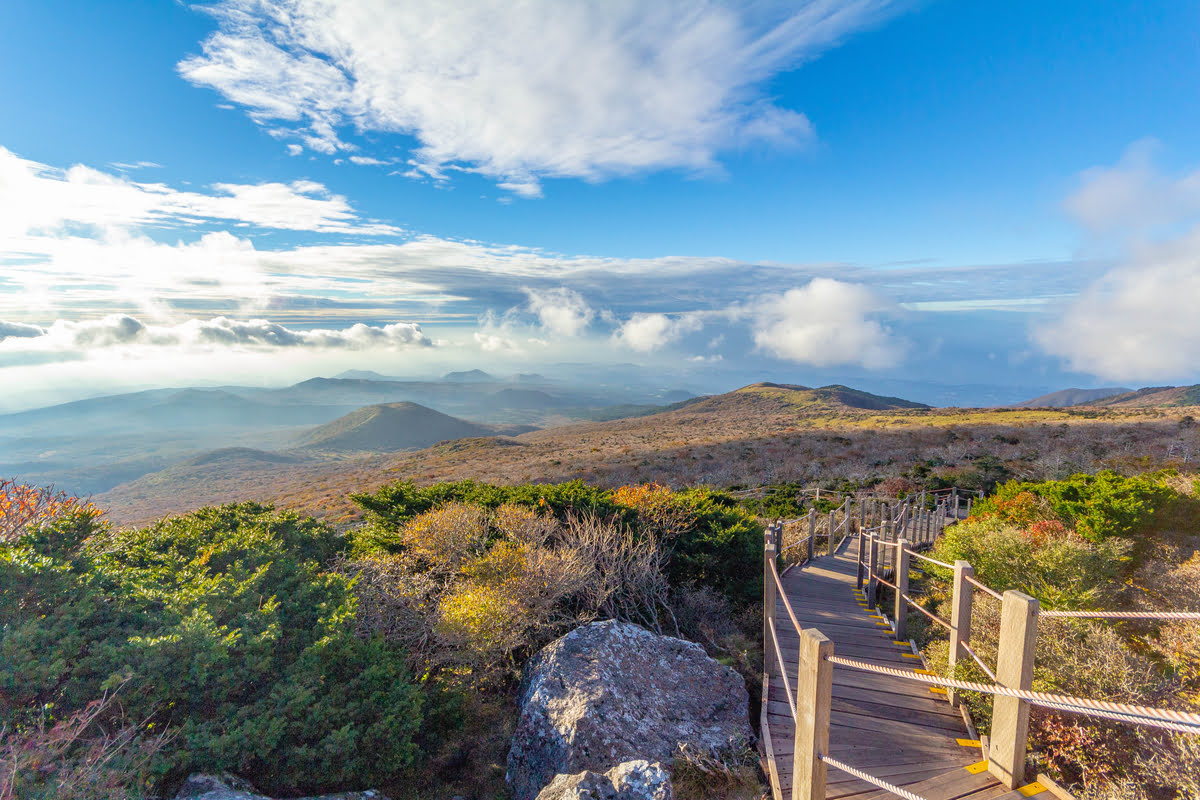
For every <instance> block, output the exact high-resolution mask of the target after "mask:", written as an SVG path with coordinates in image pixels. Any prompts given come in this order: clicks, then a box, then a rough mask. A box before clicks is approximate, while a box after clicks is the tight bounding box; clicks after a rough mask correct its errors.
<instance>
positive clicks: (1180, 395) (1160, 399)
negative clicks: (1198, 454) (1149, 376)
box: [1092, 383, 1200, 408]
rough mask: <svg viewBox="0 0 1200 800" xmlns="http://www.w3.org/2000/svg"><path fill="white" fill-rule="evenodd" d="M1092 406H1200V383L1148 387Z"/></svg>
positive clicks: (1106, 399)
mask: <svg viewBox="0 0 1200 800" xmlns="http://www.w3.org/2000/svg"><path fill="white" fill-rule="evenodd" d="M1092 405H1097V406H1104V407H1107V408H1162V407H1165V408H1177V407H1179V406H1200V383H1198V384H1195V385H1193V386H1147V387H1146V388H1144V389H1138V390H1137V391H1136V392H1127V393H1125V394H1119V395H1116V396H1114V397H1107V398H1105V399H1104V400H1100V401H1098V402H1096V403H1093V404H1092Z"/></svg>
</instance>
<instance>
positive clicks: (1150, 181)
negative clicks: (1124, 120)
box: [1032, 140, 1200, 381]
mask: <svg viewBox="0 0 1200 800" xmlns="http://www.w3.org/2000/svg"><path fill="white" fill-rule="evenodd" d="M1155 146H1156V145H1155V143H1154V142H1153V141H1149V140H1146V141H1141V142H1135V143H1134V144H1133V145H1131V146H1130V147H1129V148H1127V149H1126V151H1125V153H1124V155H1123V156H1122V158H1121V160H1120V161H1119V162H1118V163H1117V164H1116V165H1114V166H1111V167H1094V168H1092V169H1089V170H1086V171H1084V172H1083V173H1082V174H1081V180H1080V188H1079V189H1078V191H1076V192H1075V193H1074V194H1072V195H1071V196H1070V197H1069V198H1068V199H1067V201H1066V207H1067V209H1068V211H1069V212H1070V213H1071V214H1072V215H1073V216H1074V218H1075V219H1076V220H1077V221H1078V222H1079V223H1080V224H1081V225H1083V226H1084V227H1085V228H1086V229H1087V230H1088V231H1089V232H1090V233H1092V234H1093V235H1094V236H1101V237H1102V236H1107V235H1116V236H1118V237H1122V239H1121V243H1122V247H1123V255H1122V256H1121V263H1120V265H1119V266H1117V267H1116V268H1115V269H1111V270H1110V271H1108V272H1107V273H1106V274H1104V275H1103V276H1102V277H1100V278H1099V279H1098V280H1096V281H1095V282H1094V283H1092V284H1091V285H1090V286H1088V287H1087V288H1086V289H1085V290H1084V291H1083V292H1082V293H1080V294H1079V295H1078V296H1077V297H1076V298H1075V299H1074V300H1072V301H1071V302H1069V303H1067V304H1065V305H1064V306H1063V307H1061V309H1059V310H1058V313H1057V315H1056V316H1055V317H1054V319H1053V320H1052V321H1050V322H1047V323H1044V324H1041V325H1037V326H1035V327H1034V328H1033V329H1032V338H1033V340H1034V342H1035V343H1037V344H1038V345H1039V346H1040V347H1041V349H1042V350H1043V351H1044V352H1046V353H1048V354H1050V355H1053V356H1058V357H1060V358H1062V359H1063V360H1064V361H1065V362H1066V364H1067V366H1068V367H1069V368H1070V369H1073V370H1077V371H1080V372H1085V373H1089V374H1092V375H1096V376H1098V377H1101V378H1104V379H1108V380H1119V381H1136V380H1147V381H1160V380H1162V381H1165V380H1171V379H1185V380H1186V379H1192V378H1194V377H1195V376H1196V374H1197V362H1196V353H1197V352H1200V308H1197V303H1198V302H1200V170H1193V171H1185V172H1182V173H1180V174H1177V175H1170V174H1166V173H1164V172H1162V171H1161V170H1160V169H1158V168H1157V167H1156V166H1155V165H1154V163H1153V161H1152V158H1151V157H1152V155H1153V151H1154V149H1155Z"/></svg>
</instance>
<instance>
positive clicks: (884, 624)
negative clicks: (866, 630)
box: [875, 622, 892, 628]
mask: <svg viewBox="0 0 1200 800" xmlns="http://www.w3.org/2000/svg"><path fill="white" fill-rule="evenodd" d="M875 624H876V625H882V626H883V627H885V628H890V627H892V626H891V625H888V624H887V623H886V622H876V623H875Z"/></svg>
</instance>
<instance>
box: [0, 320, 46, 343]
mask: <svg viewBox="0 0 1200 800" xmlns="http://www.w3.org/2000/svg"><path fill="white" fill-rule="evenodd" d="M45 333H46V329H45V328H42V327H39V326H37V325H26V324H25V323H23V322H5V321H4V320H2V319H0V342H2V341H4V340H5V339H7V338H8V337H10V336H11V337H14V338H23V339H29V338H32V337H34V336H43V335H45Z"/></svg>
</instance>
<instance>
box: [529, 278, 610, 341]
mask: <svg viewBox="0 0 1200 800" xmlns="http://www.w3.org/2000/svg"><path fill="white" fill-rule="evenodd" d="M524 291H525V294H526V295H528V297H529V305H528V307H529V310H530V311H532V312H533V313H534V314H536V315H537V318H538V322H539V323H540V324H541V326H542V327H543V328H545V329H546V330H547V331H549V332H550V333H553V334H557V335H559V336H578V335H579V334H581V333H583V331H584V330H585V329H586V328H587V326H588V325H590V324H591V322H592V320H593V319H594V318H595V317H596V312H595V311H594V310H593V309H592V307H591V306H589V305H588V303H587V301H586V300H584V299H583V295H581V294H579V292H576V291H575V290H573V289H568V288H566V287H560V288H557V289H529V288H526V289H525V290H524Z"/></svg>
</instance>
